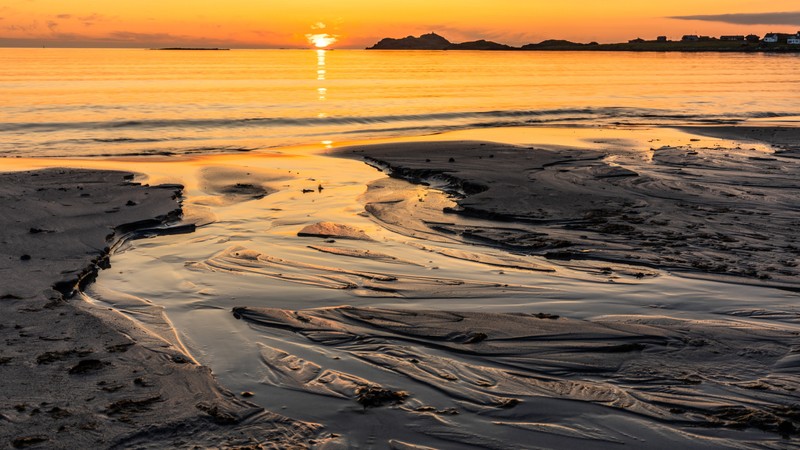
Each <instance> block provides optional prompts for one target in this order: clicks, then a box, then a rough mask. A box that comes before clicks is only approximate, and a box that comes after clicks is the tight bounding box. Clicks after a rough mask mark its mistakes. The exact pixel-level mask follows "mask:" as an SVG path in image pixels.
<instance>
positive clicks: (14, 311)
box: [0, 169, 317, 448]
mask: <svg viewBox="0 0 800 450" xmlns="http://www.w3.org/2000/svg"><path fill="white" fill-rule="evenodd" d="M132 177H133V174H129V173H124V172H110V171H89V170H80V169H48V170H40V171H31V172H16V173H9V174H0V198H2V204H3V214H2V216H0V221H2V222H1V223H0V230H2V231H0V242H2V247H0V248H1V249H2V252H1V253H0V258H1V259H0V261H2V265H1V266H0V273H2V276H0V279H1V280H2V283H0V316H2V323H0V335H2V337H3V340H4V342H5V344H4V347H3V349H2V350H0V379H2V380H3V383H1V384H0V424H1V425H2V426H0V442H2V445H3V446H6V447H13V448H27V447H37V448H131V447H136V448H165V447H193V446H201V447H215V446H247V445H252V444H254V443H265V442H267V443H268V442H270V441H273V442H280V444H276V445H275V447H276V448H285V447H284V445H285V444H286V445H291V444H293V443H302V442H306V441H307V440H308V438H309V437H310V436H314V435H315V434H316V431H317V426H316V425H314V424H306V423H301V422H297V421H292V420H290V419H287V418H284V417H280V416H277V415H274V414H271V413H267V412H265V411H264V410H263V408H261V407H259V406H257V405H255V404H252V403H249V402H247V401H244V400H242V399H239V398H236V396H234V395H233V394H232V393H231V392H229V391H227V390H225V389H224V388H222V387H221V386H219V385H218V384H217V382H216V380H215V379H214V378H213V377H212V376H211V372H210V370H209V369H208V368H207V367H203V366H201V365H199V364H198V363H197V362H196V361H195V360H194V358H192V356H190V355H189V353H188V352H187V351H186V349H185V348H184V347H183V345H182V344H181V342H180V340H179V339H178V338H177V335H176V333H175V330H174V329H173V328H172V326H171V324H170V322H169V320H168V319H167V318H166V316H164V314H163V308H159V307H158V306H156V305H143V306H145V307H144V308H141V309H140V311H139V314H140V315H141V316H146V317H147V318H146V319H144V320H143V321H140V322H139V323H134V322H133V321H131V320H129V319H128V318H126V317H125V316H124V315H123V314H121V313H120V312H119V311H116V310H113V309H111V308H107V307H102V306H99V305H97V304H95V303H92V302H90V301H86V298H84V297H83V296H82V294H81V290H82V289H83V288H84V287H85V286H87V285H88V284H89V283H90V282H91V281H93V280H94V278H95V277H96V274H97V272H98V271H99V270H102V269H107V268H109V267H110V265H109V264H110V263H109V260H108V257H109V254H110V252H112V248H113V247H115V246H117V245H119V244H121V243H122V242H123V241H125V240H128V239H132V238H135V237H145V236H154V235H158V234H162V233H167V232H190V231H191V230H193V227H191V226H190V225H187V224H183V225H182V226H181V227H178V228H176V227H172V228H170V227H169V225H175V224H176V223H177V222H178V221H179V219H180V215H181V209H180V205H179V203H178V200H179V196H180V194H181V191H182V186H177V185H162V186H152V187H145V186H141V185H139V184H138V183H132V182H130V181H127V180H129V179H130V178H132ZM141 282H146V280H144V279H143V280H141ZM143 323H147V324H148V325H149V326H143V325H142V324H143ZM262 448H263V447H262Z"/></svg>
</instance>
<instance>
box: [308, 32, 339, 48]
mask: <svg viewBox="0 0 800 450" xmlns="http://www.w3.org/2000/svg"><path fill="white" fill-rule="evenodd" d="M306 38H307V39H308V42H309V43H311V45H313V46H314V47H317V48H325V47H327V46H329V45H331V44H333V43H335V42H336V40H337V39H336V36H333V35H331V34H328V33H321V34H307V35H306Z"/></svg>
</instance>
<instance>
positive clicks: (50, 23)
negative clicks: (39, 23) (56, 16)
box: [47, 20, 58, 33]
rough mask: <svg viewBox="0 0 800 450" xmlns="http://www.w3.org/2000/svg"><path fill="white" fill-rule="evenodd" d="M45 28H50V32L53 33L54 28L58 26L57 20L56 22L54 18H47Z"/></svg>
mask: <svg viewBox="0 0 800 450" xmlns="http://www.w3.org/2000/svg"><path fill="white" fill-rule="evenodd" d="M47 28H48V29H49V30H50V32H52V33H55V32H56V29H57V28H58V22H56V21H54V20H48V21H47Z"/></svg>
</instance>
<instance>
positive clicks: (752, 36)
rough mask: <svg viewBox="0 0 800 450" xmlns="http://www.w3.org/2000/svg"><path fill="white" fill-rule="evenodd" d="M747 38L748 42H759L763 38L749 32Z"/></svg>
mask: <svg viewBox="0 0 800 450" xmlns="http://www.w3.org/2000/svg"><path fill="white" fill-rule="evenodd" d="M745 39H747V42H759V41H761V38H760V37H758V36H757V35H755V34H748V35H747V37H745Z"/></svg>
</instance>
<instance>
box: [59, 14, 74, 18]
mask: <svg viewBox="0 0 800 450" xmlns="http://www.w3.org/2000/svg"><path fill="white" fill-rule="evenodd" d="M71 18H72V14H59V15H57V16H56V19H71Z"/></svg>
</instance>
